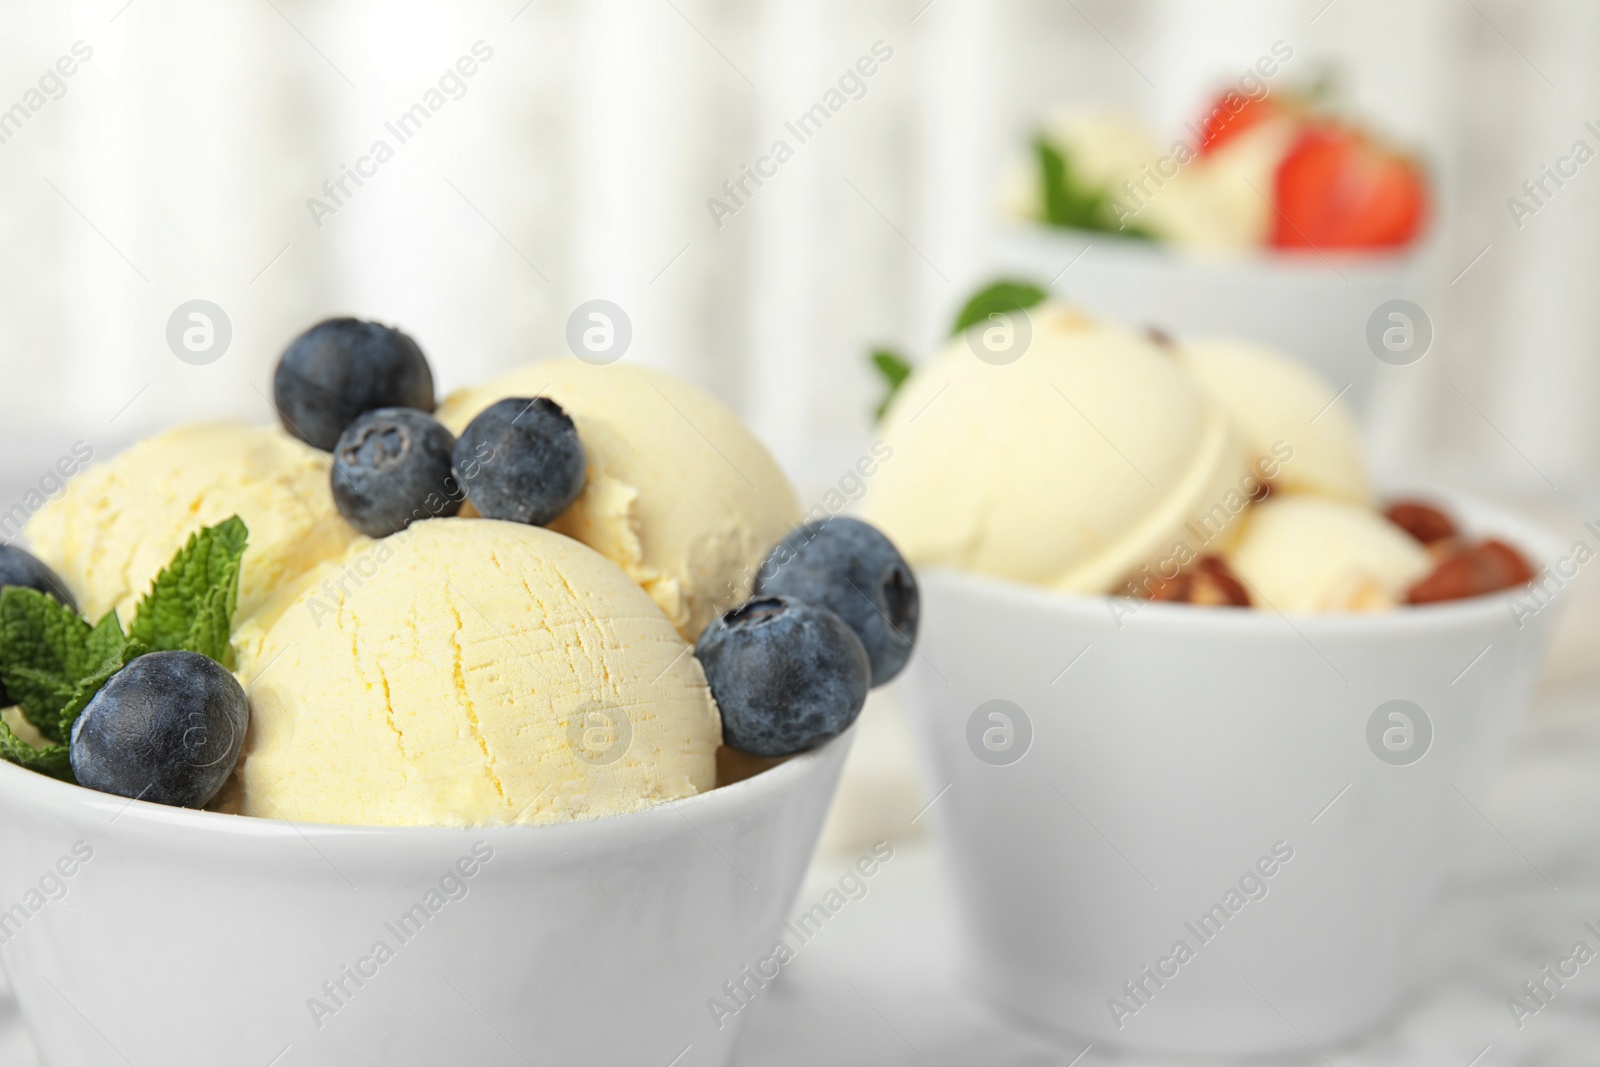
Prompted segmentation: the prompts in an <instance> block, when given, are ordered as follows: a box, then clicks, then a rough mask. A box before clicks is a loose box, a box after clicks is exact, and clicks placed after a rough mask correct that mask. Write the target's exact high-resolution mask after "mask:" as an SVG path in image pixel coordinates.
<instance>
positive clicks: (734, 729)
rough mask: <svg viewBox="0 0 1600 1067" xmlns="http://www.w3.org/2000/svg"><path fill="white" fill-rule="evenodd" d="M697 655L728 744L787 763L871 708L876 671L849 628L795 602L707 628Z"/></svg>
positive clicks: (735, 614)
mask: <svg viewBox="0 0 1600 1067" xmlns="http://www.w3.org/2000/svg"><path fill="white" fill-rule="evenodd" d="M694 654H695V655H696V656H697V657H698V658H699V660H700V666H701V667H702V668H703V669H704V670H705V672H706V681H707V682H709V683H710V685H711V695H712V696H713V697H714V698H715V699H716V701H717V707H718V708H719V709H720V710H721V711H722V743H723V744H725V745H727V746H728V747H729V748H731V749H735V750H737V751H739V752H743V753H746V754H747V755H751V756H787V755H789V754H790V753H792V752H803V751H805V750H806V749H808V748H813V747H815V746H816V745H820V744H821V743H822V742H824V741H826V740H828V739H829V738H831V737H837V736H838V735H839V734H841V733H843V732H844V731H845V729H846V728H847V727H849V725H850V724H851V723H853V722H855V721H856V716H857V715H859V714H861V705H862V704H864V703H865V702H866V699H867V689H868V687H869V684H870V682H871V677H872V667H871V665H870V664H869V663H868V661H867V652H866V649H864V648H862V647H861V642H860V641H859V640H858V639H857V638H856V635H855V633H854V632H853V631H852V630H851V629H850V627H849V626H848V625H847V624H846V623H845V621H844V620H843V619H841V618H839V616H837V615H835V614H834V613H833V612H831V611H829V610H828V609H827V608H824V607H820V606H818V605H816V604H807V603H805V602H803V601H800V600H792V599H790V598H789V597H781V596H768V597H758V598H756V599H754V600H751V601H750V602H749V603H747V604H745V605H744V606H743V607H741V608H735V609H734V610H733V611H730V612H728V613H727V614H726V615H724V616H722V618H720V619H718V620H716V621H715V622H713V623H712V624H711V625H710V626H707V627H706V629H705V632H704V633H702V634H701V635H700V640H699V641H698V642H697V643H696V644H695V647H694Z"/></svg>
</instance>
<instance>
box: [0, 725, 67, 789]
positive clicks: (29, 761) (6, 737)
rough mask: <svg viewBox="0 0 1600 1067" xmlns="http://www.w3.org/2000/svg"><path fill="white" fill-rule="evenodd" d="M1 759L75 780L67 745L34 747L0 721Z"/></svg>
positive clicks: (40, 771)
mask: <svg viewBox="0 0 1600 1067" xmlns="http://www.w3.org/2000/svg"><path fill="white" fill-rule="evenodd" d="M0 759H4V760H6V761H7V762H10V763H15V764H16V765H17V766H19V767H25V768H27V769H28V770H30V771H37V772H39V773H40V774H48V775H49V776H50V777H52V778H59V779H61V780H62V781H63V782H71V781H74V779H73V776H72V760H71V758H70V756H69V752H68V749H67V746H66V745H46V746H45V747H44V748H34V747H33V746H32V745H30V744H28V743H27V742H26V741H24V740H23V739H22V738H20V737H18V736H17V735H16V734H14V733H12V732H11V727H9V726H7V725H6V724H5V723H4V722H0Z"/></svg>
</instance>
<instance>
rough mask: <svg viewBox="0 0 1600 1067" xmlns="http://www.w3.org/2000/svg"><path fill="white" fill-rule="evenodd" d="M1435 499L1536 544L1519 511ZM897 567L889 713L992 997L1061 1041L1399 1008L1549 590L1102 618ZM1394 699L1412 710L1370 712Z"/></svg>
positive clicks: (1266, 1031)
mask: <svg viewBox="0 0 1600 1067" xmlns="http://www.w3.org/2000/svg"><path fill="white" fill-rule="evenodd" d="M1435 495H1437V494H1435ZM1449 506H1451V507H1452V508H1453V509H1454V513H1455V514H1456V515H1457V516H1458V517H1464V518H1465V519H1466V520H1467V521H1466V525H1467V526H1468V528H1469V529H1475V530H1480V531H1485V530H1492V531H1495V532H1497V533H1499V534H1500V535H1501V536H1503V537H1506V538H1507V539H1508V540H1511V541H1512V542H1513V543H1515V544H1518V545H1520V546H1522V547H1523V548H1524V549H1525V550H1526V551H1528V552H1529V553H1530V557H1531V558H1533V559H1537V560H1539V561H1541V562H1549V561H1550V560H1552V559H1554V558H1555V555H1556V553H1557V551H1558V550H1557V548H1556V547H1555V545H1554V544H1553V543H1552V542H1551V541H1550V539H1549V538H1548V536H1547V535H1545V534H1543V533H1542V532H1540V531H1538V530H1536V529H1534V528H1531V527H1529V526H1528V525H1527V524H1525V523H1522V522H1520V521H1518V520H1516V519H1514V518H1511V517H1509V516H1506V515H1501V514H1496V513H1493V512H1490V511H1489V510H1487V509H1484V508H1481V507H1477V506H1472V505H1469V504H1468V503H1467V502H1464V501H1460V500H1453V501H1451V502H1450V505H1449ZM919 578H920V581H921V583H922V589H923V598H924V601H923V602H924V613H923V624H922V633H921V639H920V645H921V647H920V652H921V654H920V655H918V656H917V657H915V658H914V660H913V663H912V666H911V676H910V685H911V711H912V719H913V721H914V723H915V728H916V729H917V730H918V732H919V734H920V736H921V738H922V740H923V743H924V747H925V748H926V749H927V750H928V754H929V755H930V756H931V773H932V776H933V780H932V781H931V782H930V787H931V789H932V790H934V791H937V790H939V789H941V788H943V787H944V786H945V785H947V784H949V786H950V789H949V793H948V795H947V796H945V797H944V798H943V799H941V800H940V801H939V802H938V803H937V804H935V805H934V807H933V809H932V811H933V813H934V814H935V815H936V816H937V818H938V820H939V826H940V827H941V830H942V832H943V834H944V837H945V841H946V849H947V852H948V855H949V862H950V866H951V868H952V873H953V878H954V882H955V888H956V891H957V892H956V896H957V900H958V906H959V908H960V910H961V913H962V915H963V919H964V923H963V925H964V927H965V934H966V937H965V941H966V945H967V951H968V955H969V958H970V960H971V963H972V974H973V976H974V978H975V980H976V981H977V982H978V983H979V985H980V986H981V987H982V989H983V991H984V993H985V994H986V995H987V996H988V997H989V998H990V999H991V1000H992V1002H993V1003H994V1004H995V1005H996V1006H997V1007H998V1008H1000V1009H1001V1010H1002V1011H1004V1012H1006V1013H1007V1014H1009V1015H1011V1016H1013V1017H1015V1018H1018V1019H1021V1020H1023V1021H1025V1022H1026V1023H1030V1024H1032V1025H1034V1026H1036V1027H1038V1028H1041V1029H1043V1030H1045V1031H1049V1032H1054V1033H1056V1034H1058V1035H1071V1036H1072V1037H1073V1038H1076V1039H1079V1044H1078V1046H1076V1047H1081V1043H1082V1040H1089V1041H1092V1042H1094V1043H1095V1045H1097V1046H1102V1045H1122V1046H1126V1047H1132V1048H1140V1049H1147V1050H1159V1051H1165V1052H1180V1053H1206V1054H1246V1053H1261V1052H1272V1051H1289V1050H1298V1051H1301V1052H1304V1051H1306V1042H1307V1041H1310V1042H1312V1043H1314V1044H1315V1045H1317V1046H1319V1047H1322V1048H1326V1047H1327V1043H1333V1042H1337V1041H1339V1040H1341V1039H1344V1038H1347V1037H1350V1036H1353V1035H1355V1034H1357V1033H1359V1032H1361V1031H1363V1030H1365V1029H1367V1028H1368V1027H1370V1026H1372V1025H1373V1024H1375V1023H1376V1022H1378V1021H1379V1020H1381V1019H1383V1018H1384V1017H1385V1016H1386V1015H1388V1014H1390V1013H1391V1012H1393V1011H1395V1010H1397V1009H1398V1008H1399V1007H1400V1006H1401V1004H1402V1001H1403V999H1404V998H1405V996H1406V995H1407V992H1408V989H1409V985H1408V980H1407V973H1406V971H1407V960H1408V949H1409V947H1410V942H1411V935H1412V934H1413V933H1414V932H1416V931H1417V930H1418V929H1419V928H1420V927H1421V926H1422V925H1423V923H1424V921H1425V919H1426V917H1427V915H1428V912H1429V910H1430V909H1431V907H1432V906H1433V904H1434V903H1435V900H1436V898H1437V896H1438V893H1439V891H1440V887H1441V884H1442V882H1443V880H1444V878H1445V876H1446V874H1447V871H1448V869H1449V866H1450V863H1451V860H1452V854H1453V849H1454V848H1455V846H1457V845H1459V844H1460V843H1461V839H1460V838H1461V834H1462V832H1463V831H1464V830H1465V829H1470V830H1471V831H1472V832H1473V833H1475V834H1476V835H1477V836H1476V837H1475V840H1481V838H1482V836H1483V835H1484V834H1485V833H1488V832H1489V831H1488V830H1487V828H1486V827H1485V826H1484V824H1483V821H1482V820H1483V816H1482V815H1481V814H1479V813H1478V812H1477V810H1476V809H1475V807H1474V806H1475V805H1481V803H1482V799H1483V795H1484V794H1483V790H1484V782H1485V779H1486V777H1487V775H1488V772H1489V770H1490V769H1491V767H1492V766H1493V764H1494V763H1495V762H1496V760H1497V757H1498V755H1499V752H1500V750H1501V747H1502V742H1503V739H1504V735H1505V734H1506V732H1507V731H1508V729H1509V728H1510V726H1511V725H1512V724H1513V723H1514V722H1515V720H1516V719H1517V718H1518V717H1519V715H1520V714H1521V713H1522V712H1523V711H1524V709H1525V708H1526V706H1527V704H1528V703H1529V700H1530V697H1531V691H1532V689H1533V686H1534V680H1535V675H1536V672H1537V668H1538V665H1539V661H1540V658H1541V654H1542V652H1543V650H1544V648H1545V645H1546V643H1547V638H1548V635H1549V631H1550V627H1551V623H1552V621H1553V619H1552V617H1553V616H1554V615H1555V614H1556V609H1555V606H1552V607H1550V608H1548V609H1546V610H1543V611H1540V612H1539V613H1538V614H1536V615H1534V616H1533V617H1531V618H1528V619H1526V620H1524V621H1525V623H1526V625H1525V626H1523V627H1521V628H1519V627H1518V625H1517V624H1516V622H1515V621H1514V620H1513V617H1512V614H1511V612H1510V611H1509V610H1508V602H1507V596H1506V595H1504V594H1502V595H1494V596H1487V597H1481V598H1476V599H1473V600H1469V601H1461V602H1456V603H1451V604H1445V605H1439V606H1431V607H1420V608H1407V609H1404V610H1400V611H1395V612H1392V613H1389V614H1385V615H1381V616H1300V617H1294V618H1288V617H1284V616H1281V615H1277V614H1269V613H1265V612H1258V611H1245V610H1226V609H1209V610H1208V609H1195V608H1191V607H1187V606H1183V605H1165V604H1142V605H1140V606H1138V607H1137V610H1136V612H1135V613H1133V614H1128V609H1129V608H1130V607H1131V606H1132V605H1134V604H1135V603H1136V602H1132V601H1119V600H1112V599H1110V598H1069V597H1065V596H1060V595H1057V594H1052V593H1049V592H1046V591H1043V590H1036V589H1032V588H1027V587H1023V586H1017V585H1011V584H1008V583H1002V582H998V581H994V580H990V579H985V578H981V577H976V576H971V575H965V574H959V573H955V572H950V571H930V572H927V573H924V574H922V575H920V576H919ZM996 700H1001V701H1008V702H1011V706H1009V707H1008V706H1005V705H990V704H989V702H991V701H996ZM1394 700H1402V701H1409V702H1412V704H1414V705H1415V706H1416V707H1419V708H1420V709H1422V715H1420V716H1419V715H1417V714H1416V712H1415V709H1408V708H1405V707H1403V706H1402V707H1400V708H1398V709H1396V708H1386V709H1384V710H1383V711H1381V712H1380V710H1379V709H1380V708H1383V706H1384V705H1386V704H1388V702H1390V701H1394ZM1394 710H1401V711H1405V712H1406V713H1407V719H1406V720H1401V719H1392V718H1390V715H1389V713H1390V712H1391V711H1394ZM995 714H1000V715H1002V716H1003V718H995V717H994V715H995ZM1424 719H1425V720H1426V722H1427V723H1429V724H1431V735H1432V736H1431V743H1430V742H1428V741H1427V740H1425V739H1424V734H1425V733H1427V732H1429V728H1428V727H1425V726H1424V723H1423V721H1422V720H1424ZM1407 721H1409V722H1410V724H1411V728H1412V732H1411V733H1410V735H1409V745H1408V744H1407V742H1408V737H1407V735H1406V733H1405V729H1406V722H1407ZM1374 724H1376V725H1374ZM1387 731H1394V732H1389V733H1388V735H1387V738H1385V736H1384V735H1385V732H1387ZM1392 749H1398V751H1391V750H1392ZM1380 753H1383V755H1380ZM1417 756H1420V758H1418V759H1416V760H1415V762H1411V763H1406V764H1404V765H1400V764H1401V763H1402V762H1403V761H1405V760H1408V759H1412V758H1413V757H1417ZM1472 823H1475V824H1476V825H1469V824H1472ZM1275 848H1276V850H1277V854H1276V855H1274V849H1275ZM1286 851H1292V858H1290V859H1288V861H1287V862H1285V861H1284V858H1283V855H1284V853H1285V852H1286ZM1263 857H1266V858H1267V860H1266V862H1263ZM1258 864H1259V866H1258ZM1252 872H1253V875H1252ZM1242 881H1243V885H1241V882H1242ZM1230 890H1233V891H1235V897H1234V898H1229V897H1228V893H1229V891H1230ZM1262 893H1264V894H1265V895H1264V896H1261V897H1260V899H1250V898H1251V897H1253V896H1259V895H1260V894H1262ZM1235 903H1238V904H1239V906H1238V907H1234V906H1233V905H1234V904H1235ZM1219 905H1220V906H1222V908H1223V910H1222V912H1221V913H1220V914H1215V913H1213V912H1212V909H1213V907H1214V906H1219ZM1207 915H1211V919H1210V921H1209V923H1208V924H1206V925H1205V926H1203V927H1202V926H1200V923H1201V920H1202V917H1203V916H1207ZM1180 941H1182V942H1184V943H1186V945H1187V946H1188V950H1189V952H1190V953H1192V958H1187V959H1185V960H1182V961H1179V960H1178V959H1177V956H1176V955H1175V954H1174V952H1175V947H1176V945H1177V943H1178V942H1180ZM1178 955H1182V953H1179V954H1178ZM1163 960H1165V961H1167V962H1163ZM1146 967H1148V968H1150V971H1146V970H1145V969H1144V968H1146ZM1150 974H1155V976H1156V977H1155V978H1151V977H1148V976H1149V975H1150ZM1124 983H1133V985H1132V990H1133V991H1132V992H1131V993H1130V987H1129V986H1127V985H1125V984H1124ZM1141 985H1142V987H1143V988H1142V989H1141V988H1140V986H1141ZM1119 1003H1120V1005H1121V1006H1122V1007H1121V1008H1118V1006H1117V1005H1118V1004H1119ZM1073 1050H1074V1051H1075V1050H1076V1048H1074V1049H1073Z"/></svg>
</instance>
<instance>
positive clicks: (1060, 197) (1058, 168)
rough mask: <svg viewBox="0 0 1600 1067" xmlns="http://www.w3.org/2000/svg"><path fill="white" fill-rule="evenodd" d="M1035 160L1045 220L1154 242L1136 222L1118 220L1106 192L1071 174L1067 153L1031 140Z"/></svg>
mask: <svg viewBox="0 0 1600 1067" xmlns="http://www.w3.org/2000/svg"><path fill="white" fill-rule="evenodd" d="M1033 153H1034V158H1035V160H1036V161H1037V163H1038V165H1039V193H1040V196H1039V201H1040V206H1041V207H1042V208H1043V211H1044V221H1045V222H1046V223H1048V224H1049V225H1051V226H1061V227H1064V228H1066V229H1071V230H1092V231H1095V232H1099V233H1116V234H1121V235H1122V236H1123V237H1133V238H1137V239H1139V240H1146V241H1148V240H1153V239H1154V236H1155V235H1154V234H1152V233H1151V232H1150V231H1149V230H1148V229H1146V228H1145V227H1143V226H1141V225H1139V224H1138V223H1133V224H1131V225H1130V224H1129V223H1126V222H1124V221H1123V220H1122V219H1121V218H1119V217H1118V212H1117V209H1116V205H1115V203H1114V202H1113V200H1114V198H1113V196H1112V195H1111V193H1110V192H1109V191H1107V190H1105V189H1096V188H1093V187H1089V186H1087V185H1086V184H1085V183H1084V182H1083V181H1082V180H1081V179H1080V178H1078V177H1077V176H1076V175H1074V174H1073V172H1072V163H1071V160H1070V159H1069V158H1068V156H1067V153H1065V152H1063V151H1062V150H1061V149H1060V148H1059V147H1057V146H1056V145H1053V144H1051V143H1050V142H1049V141H1048V140H1046V139H1045V138H1043V137H1035V138H1034V141H1033Z"/></svg>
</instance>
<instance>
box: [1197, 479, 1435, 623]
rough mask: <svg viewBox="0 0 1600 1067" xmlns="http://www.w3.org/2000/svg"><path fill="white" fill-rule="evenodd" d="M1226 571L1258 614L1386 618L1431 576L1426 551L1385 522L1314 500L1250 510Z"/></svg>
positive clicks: (1275, 502)
mask: <svg viewBox="0 0 1600 1067" xmlns="http://www.w3.org/2000/svg"><path fill="white" fill-rule="evenodd" d="M1228 563H1229V565H1230V566H1232V568H1233V572H1234V574H1236V575H1237V576H1238V577H1239V580H1240V581H1241V582H1243V583H1244V585H1245V588H1246V589H1248V590H1249V592H1250V597H1251V600H1252V601H1253V602H1254V603H1255V604H1256V606H1257V607H1262V608H1266V609H1267V610H1276V611H1282V612H1286V613H1291V614H1294V613H1308V612H1324V611H1384V610H1388V609H1390V608H1393V607H1395V606H1396V605H1398V604H1400V603H1402V602H1403V601H1404V600H1405V594H1406V590H1407V589H1408V588H1409V587H1410V586H1411V585H1412V583H1414V582H1416V581H1417V580H1419V579H1421V578H1422V577H1424V576H1425V575H1426V574H1428V572H1429V571H1431V570H1432V569H1433V558H1432V557H1431V556H1429V555H1428V552H1427V550H1426V549H1425V548H1423V547H1422V545H1421V544H1419V543H1418V542H1417V541H1416V540H1415V539H1414V538H1412V537H1411V536H1410V535H1409V534H1407V533H1405V531H1403V530H1401V529H1400V528H1399V527H1398V526H1395V525H1394V524H1393V523H1391V522H1389V521H1388V520H1387V519H1385V518H1384V517H1383V516H1382V515H1379V514H1378V513H1377V512H1375V511H1372V510H1370V509H1368V508H1364V507H1356V506H1354V505H1351V504H1347V503H1342V502H1340V501H1337V500H1329V499H1326V498H1322V497H1314V496H1274V497H1272V498H1271V499H1270V500H1268V501H1267V502H1266V503H1264V504H1260V505H1258V506H1256V507H1253V508H1251V509H1250V514H1249V518H1248V520H1247V521H1246V523H1245V527H1244V531H1243V533H1242V534H1241V535H1240V538H1239V541H1238V544H1237V545H1236V546H1235V547H1234V549H1233V551H1232V552H1230V553H1229V554H1228Z"/></svg>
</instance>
